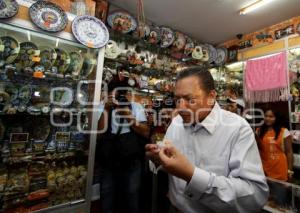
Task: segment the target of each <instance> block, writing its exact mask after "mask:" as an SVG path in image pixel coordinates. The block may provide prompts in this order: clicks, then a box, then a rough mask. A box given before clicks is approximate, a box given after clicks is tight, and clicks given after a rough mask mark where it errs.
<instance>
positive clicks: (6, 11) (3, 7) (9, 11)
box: [0, 0, 19, 19]
mask: <svg viewBox="0 0 300 213" xmlns="http://www.w3.org/2000/svg"><path fill="white" fill-rule="evenodd" d="M18 10H19V5H18V2H17V1H16V0H1V1H0V19H3V18H11V17H13V16H15V15H16V14H17V13H18Z"/></svg>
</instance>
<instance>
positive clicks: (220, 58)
mask: <svg viewBox="0 0 300 213" xmlns="http://www.w3.org/2000/svg"><path fill="white" fill-rule="evenodd" d="M226 60H227V49H225V48H218V49H217V59H216V60H215V63H216V64H217V65H222V64H224V63H225V62H226Z"/></svg>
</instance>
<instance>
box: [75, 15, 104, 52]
mask: <svg viewBox="0 0 300 213" xmlns="http://www.w3.org/2000/svg"><path fill="white" fill-rule="evenodd" d="M72 31H73V34H74V36H75V38H76V39H77V40H78V41H79V42H80V43H82V44H83V45H85V46H87V47H90V48H100V47H103V46H105V45H106V43H107V42H108V40H109V33H108V30H107V28H106V26H105V24H103V22H102V21H100V20H99V19H97V18H95V17H93V16H88V15H84V16H78V17H76V18H75V19H74V21H73V23H72Z"/></svg>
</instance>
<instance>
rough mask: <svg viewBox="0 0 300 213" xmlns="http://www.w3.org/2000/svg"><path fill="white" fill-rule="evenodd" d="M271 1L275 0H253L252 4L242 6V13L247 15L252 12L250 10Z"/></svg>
mask: <svg viewBox="0 0 300 213" xmlns="http://www.w3.org/2000/svg"><path fill="white" fill-rule="evenodd" d="M271 1H273V0H257V1H255V2H253V3H252V4H249V5H248V6H246V7H244V8H242V9H241V10H240V15H245V14H247V13H250V12H252V11H254V10H256V9H258V8H260V7H262V6H264V5H266V4H268V3H270V2H271Z"/></svg>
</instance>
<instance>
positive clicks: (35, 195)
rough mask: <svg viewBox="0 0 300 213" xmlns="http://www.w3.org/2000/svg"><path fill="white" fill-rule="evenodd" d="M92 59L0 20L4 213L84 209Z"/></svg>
mask: <svg viewBox="0 0 300 213" xmlns="http://www.w3.org/2000/svg"><path fill="white" fill-rule="evenodd" d="M101 52H103V50H100V53H101ZM99 55H101V54H99V50H97V49H90V48H86V47H84V46H82V45H79V44H78V43H77V42H74V41H70V40H65V39H62V38H58V37H54V36H48V35H46V34H44V33H43V32H39V31H32V30H28V29H23V28H19V27H16V26H12V25H9V24H5V23H0V146H1V147H0V149H1V152H0V154H1V159H0V160H1V161H0V162H1V164H0V165H1V166H0V201H1V202H0V204H1V206H0V209H1V210H3V211H4V212H32V211H37V210H47V211H50V210H53V211H55V212H59V211H62V212H67V211H64V210H61V209H63V208H64V207H68V208H70V207H72V206H74V205H79V204H86V211H82V212H89V200H90V196H91V195H90V192H89V191H90V190H87V189H91V182H92V176H93V175H92V172H93V171H92V170H93V164H94V162H93V161H94V149H95V143H96V141H95V140H96V136H95V135H93V134H90V133H91V132H90V130H91V129H93V128H94V129H95V128H97V126H96V124H95V123H96V122H95V121H93V119H92V118H93V117H92V116H91V112H92V110H89V108H93V107H94V106H93V103H94V97H96V93H97V92H95V91H96V89H99V86H96V84H97V83H96V84H95V82H97V81H95V80H97V79H102V76H99V72H98V71H99V69H102V67H101V66H100V65H99V63H98V62H99V60H98V57H100V56H99ZM102 55H104V54H102ZM97 73H98V74H97ZM100 75H102V70H101V74H100ZM97 76H98V77H97ZM90 82H92V83H90ZM95 88H96V89H95ZM100 88H101V85H100ZM98 93H100V92H98ZM98 93H97V97H98V96H100V94H98ZM99 98H100V97H99ZM93 122H94V123H93ZM84 210H85V209H84Z"/></svg>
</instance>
